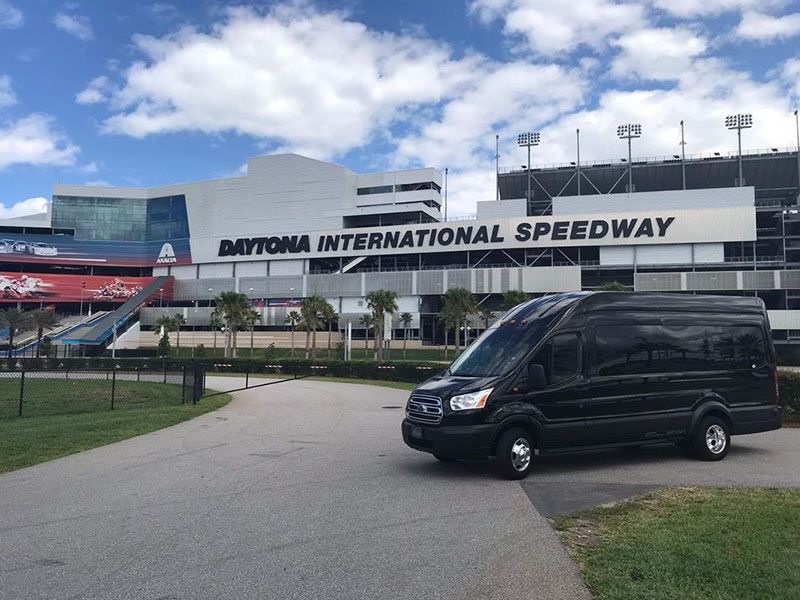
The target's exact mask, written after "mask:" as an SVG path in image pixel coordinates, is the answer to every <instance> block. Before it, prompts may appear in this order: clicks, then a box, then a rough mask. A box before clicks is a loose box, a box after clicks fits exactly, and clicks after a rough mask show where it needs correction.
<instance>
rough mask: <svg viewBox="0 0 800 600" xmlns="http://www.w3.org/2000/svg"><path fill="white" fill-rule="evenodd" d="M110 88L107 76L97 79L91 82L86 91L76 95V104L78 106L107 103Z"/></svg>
mask: <svg viewBox="0 0 800 600" xmlns="http://www.w3.org/2000/svg"><path fill="white" fill-rule="evenodd" d="M109 86H110V82H109V80H108V77H106V76H105V75H100V77H95V78H94V79H92V80H91V81H90V82H89V85H88V86H86V89H84V90H82V91H80V92H78V93H77V94H76V95H75V102H77V103H78V104H98V103H99V102H105V101H106V99H107V95H108V92H109V89H110V88H109Z"/></svg>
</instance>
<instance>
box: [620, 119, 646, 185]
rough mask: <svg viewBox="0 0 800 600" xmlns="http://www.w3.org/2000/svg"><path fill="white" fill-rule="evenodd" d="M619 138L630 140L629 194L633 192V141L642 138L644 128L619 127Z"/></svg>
mask: <svg viewBox="0 0 800 600" xmlns="http://www.w3.org/2000/svg"><path fill="white" fill-rule="evenodd" d="M617 137H618V138H619V139H621V140H628V193H629V194H630V193H631V192H632V191H633V162H632V160H631V140H632V139H633V138H638V137H642V126H641V125H639V124H638V123H627V124H625V125H620V126H618V127H617Z"/></svg>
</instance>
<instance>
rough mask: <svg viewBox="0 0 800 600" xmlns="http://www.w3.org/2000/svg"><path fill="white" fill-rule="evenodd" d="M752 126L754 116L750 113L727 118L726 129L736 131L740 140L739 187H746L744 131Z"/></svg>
mask: <svg viewBox="0 0 800 600" xmlns="http://www.w3.org/2000/svg"><path fill="white" fill-rule="evenodd" d="M752 126H753V115H751V114H750V113H746V114H738V115H728V116H727V117H725V127H727V128H728V129H735V130H736V136H737V137H738V138H739V187H743V186H744V178H743V176H742V129H750V128H751V127H752Z"/></svg>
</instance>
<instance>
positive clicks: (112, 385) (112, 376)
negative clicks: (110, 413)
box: [111, 369, 117, 410]
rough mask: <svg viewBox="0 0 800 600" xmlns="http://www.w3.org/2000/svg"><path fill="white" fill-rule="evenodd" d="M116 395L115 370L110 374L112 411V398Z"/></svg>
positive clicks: (112, 403) (112, 404)
mask: <svg viewBox="0 0 800 600" xmlns="http://www.w3.org/2000/svg"><path fill="white" fill-rule="evenodd" d="M116 393H117V370H116V369H114V370H113V371H112V372H111V410H114V396H115V395H116Z"/></svg>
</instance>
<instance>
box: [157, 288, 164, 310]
mask: <svg viewBox="0 0 800 600" xmlns="http://www.w3.org/2000/svg"><path fill="white" fill-rule="evenodd" d="M163 306H164V288H158V308H162V307H163Z"/></svg>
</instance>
